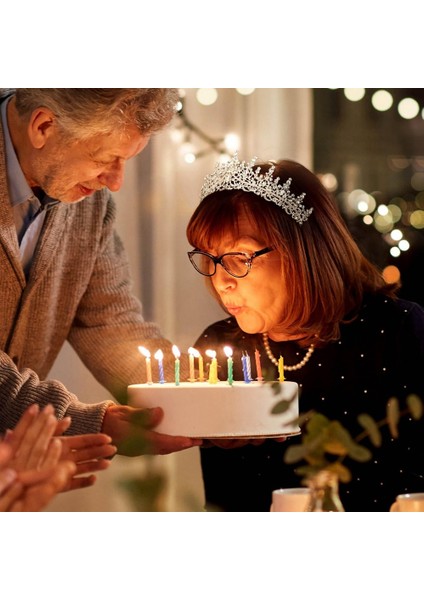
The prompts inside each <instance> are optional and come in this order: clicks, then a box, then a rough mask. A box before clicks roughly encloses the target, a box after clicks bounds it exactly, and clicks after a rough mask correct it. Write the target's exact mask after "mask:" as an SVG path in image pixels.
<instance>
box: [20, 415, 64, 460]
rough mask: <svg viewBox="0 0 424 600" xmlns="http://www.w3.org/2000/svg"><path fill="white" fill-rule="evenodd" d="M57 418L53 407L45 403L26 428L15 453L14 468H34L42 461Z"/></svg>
mask: <svg viewBox="0 0 424 600" xmlns="http://www.w3.org/2000/svg"><path fill="white" fill-rule="evenodd" d="M56 424H57V419H56V417H55V416H54V413H53V407H52V406H51V405H47V406H45V407H44V409H43V410H42V411H41V412H40V413H39V414H38V415H37V416H36V418H35V419H34V420H33V422H32V423H31V424H30V425H29V427H28V428H27V430H26V432H25V435H24V436H23V438H22V440H21V444H20V446H19V449H18V451H17V454H16V465H17V467H16V468H18V467H19V468H25V469H36V468H38V467H40V465H41V463H42V462H43V460H44V458H45V456H46V453H47V450H48V447H49V444H50V441H51V438H52V436H53V434H54V430H55V428H56Z"/></svg>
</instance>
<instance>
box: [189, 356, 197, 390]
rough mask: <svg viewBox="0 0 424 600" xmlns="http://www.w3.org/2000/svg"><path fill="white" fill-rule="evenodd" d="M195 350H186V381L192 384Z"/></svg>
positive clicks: (193, 379)
mask: <svg viewBox="0 0 424 600" xmlns="http://www.w3.org/2000/svg"><path fill="white" fill-rule="evenodd" d="M196 352H197V350H196V349H195V348H189V349H188V367H189V378H188V380H189V381H191V382H193V381H196V378H195V376H194V357H195V356H196Z"/></svg>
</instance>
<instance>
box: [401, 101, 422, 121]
mask: <svg viewBox="0 0 424 600" xmlns="http://www.w3.org/2000/svg"><path fill="white" fill-rule="evenodd" d="M419 111H420V105H419V104H418V102H417V101H416V100H414V99H413V98H404V99H403V100H401V101H400V102H399V104H398V112H399V114H400V116H401V117H403V118H404V119H413V118H414V117H416V116H417V114H418V113H419Z"/></svg>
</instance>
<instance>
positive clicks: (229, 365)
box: [224, 346, 233, 385]
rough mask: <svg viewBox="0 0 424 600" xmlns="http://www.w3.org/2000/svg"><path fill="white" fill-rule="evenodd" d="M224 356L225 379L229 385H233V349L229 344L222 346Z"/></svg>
mask: <svg viewBox="0 0 424 600" xmlns="http://www.w3.org/2000/svg"><path fill="white" fill-rule="evenodd" d="M224 352H225V356H226V357H227V371H228V377H227V381H228V383H229V385H233V350H232V349H231V348H230V347H229V346H225V347H224Z"/></svg>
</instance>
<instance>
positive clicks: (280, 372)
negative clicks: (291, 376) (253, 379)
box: [278, 356, 284, 381]
mask: <svg viewBox="0 0 424 600" xmlns="http://www.w3.org/2000/svg"><path fill="white" fill-rule="evenodd" d="M278 375H279V381H284V360H283V357H282V356H280V358H279V359H278Z"/></svg>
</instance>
